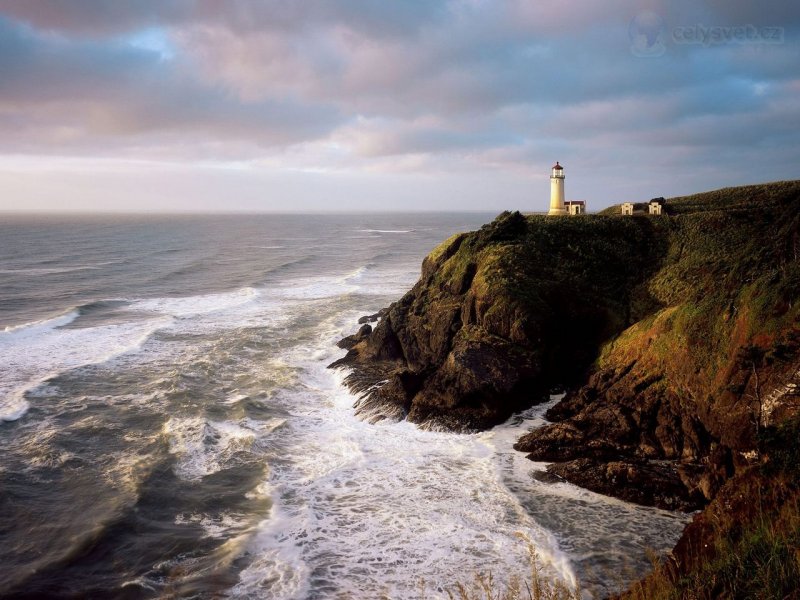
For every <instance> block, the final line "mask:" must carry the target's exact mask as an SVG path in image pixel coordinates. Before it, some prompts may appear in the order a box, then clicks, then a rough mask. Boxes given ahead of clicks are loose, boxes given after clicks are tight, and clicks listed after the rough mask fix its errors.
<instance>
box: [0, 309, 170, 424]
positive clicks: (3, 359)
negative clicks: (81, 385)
mask: <svg viewBox="0 0 800 600" xmlns="http://www.w3.org/2000/svg"><path fill="white" fill-rule="evenodd" d="M78 315H79V311H78V310H73V311H70V312H69V313H67V314H64V315H61V316H60V317H56V318H53V319H46V320H44V321H40V322H36V323H33V324H27V325H26V326H21V327H18V328H16V329H13V330H11V331H6V332H3V333H2V334H0V364H2V365H3V366H4V367H5V368H6V375H5V376H4V377H3V379H2V380H0V398H2V400H0V415H2V420H4V421H10V420H16V419H19V418H21V417H22V416H23V415H24V414H25V413H26V412H27V410H28V408H29V407H30V403H29V402H28V400H27V398H26V395H27V394H28V393H29V392H32V391H34V390H35V389H36V388H38V387H39V386H41V385H42V384H45V383H47V382H48V381H49V380H51V379H53V378H55V377H57V376H58V375H60V374H62V373H65V372H67V371H70V370H72V369H75V368H79V367H85V366H89V365H96V364H102V363H104V362H107V361H109V360H111V359H113V358H115V357H118V356H120V355H122V354H125V353H128V352H133V351H136V350H138V349H139V348H141V347H142V345H143V344H144V343H145V342H146V341H147V340H148V339H149V338H150V336H151V335H152V334H153V333H154V332H155V331H157V330H158V329H160V328H162V327H165V326H167V325H168V324H169V323H170V322H172V319H171V318H168V317H167V318H165V317H160V318H156V319H150V320H147V321H137V322H133V323H119V324H113V325H101V326H97V327H87V328H82V329H66V328H64V327H63V326H64V325H66V324H68V323H71V322H72V321H74V320H75V319H76V318H77V317H78Z"/></svg>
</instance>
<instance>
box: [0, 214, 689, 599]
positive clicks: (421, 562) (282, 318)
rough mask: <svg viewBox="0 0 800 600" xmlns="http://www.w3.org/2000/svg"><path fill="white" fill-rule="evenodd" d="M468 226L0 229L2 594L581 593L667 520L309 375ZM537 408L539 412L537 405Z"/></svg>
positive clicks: (188, 220) (186, 222)
mask: <svg viewBox="0 0 800 600" xmlns="http://www.w3.org/2000/svg"><path fill="white" fill-rule="evenodd" d="M492 217H493V215H488V214H484V215H481V214H446V215H445V214H407V215H406V214H382V215H381V214H374V215H316V216H314V215H237V216H234V215H202V216H132V215H131V216H108V215H97V216H32V215H5V216H0V596H2V597H6V598H43V597H89V598H269V599H282V600H283V599H285V600H289V599H298V600H299V599H334V598H335V599H339V598H356V599H358V598H369V599H371V598H393V599H394V598H397V599H412V598H428V599H435V598H446V597H447V595H446V590H447V589H448V588H449V589H453V588H454V586H455V584H456V583H457V582H463V583H470V582H471V581H473V579H474V577H475V575H476V574H479V573H483V574H488V573H491V574H492V576H493V577H494V579H495V580H496V581H498V582H499V583H500V584H502V583H504V582H508V581H510V580H511V579H512V578H513V577H514V576H521V577H523V578H524V577H525V575H526V574H527V573H529V572H530V566H529V551H528V542H530V543H531V544H532V545H533V547H534V548H535V550H536V554H537V556H538V562H539V564H540V565H541V567H542V569H543V575H544V576H545V577H548V578H550V579H552V580H561V581H564V582H566V583H568V584H570V585H572V584H574V583H575V582H576V581H580V582H581V585H582V586H583V588H584V590H585V592H584V593H585V595H586V597H591V596H593V595H594V596H597V597H599V596H602V594H603V593H605V592H607V591H609V590H613V589H616V588H617V587H618V586H620V585H622V584H624V583H625V582H626V581H629V580H630V579H632V578H633V577H635V576H636V575H640V574H641V573H643V572H644V571H646V570H647V566H648V564H649V563H648V560H647V558H646V556H645V552H646V550H654V551H657V552H663V551H665V550H667V549H668V548H670V547H671V546H672V545H673V544H674V542H675V541H676V540H677V538H678V536H679V534H680V531H681V530H682V528H683V526H684V525H685V524H686V522H687V520H688V518H687V516H685V515H681V514H676V513H670V512H666V511H661V510H656V509H648V508H642V507H637V506H633V505H630V504H627V503H624V502H621V501H618V500H614V499H611V498H607V497H605V496H600V495H597V494H593V493H591V492H588V491H586V490H582V489H580V488H577V487H575V486H572V485H570V484H566V483H555V484H554V483H544V482H540V481H538V480H537V479H535V478H534V474H535V472H536V471H537V470H538V471H540V470H542V469H543V468H544V465H542V464H538V463H533V462H531V461H528V460H527V459H526V458H525V457H524V455H522V454H521V453H518V452H515V451H514V450H512V448H511V446H512V444H513V443H514V441H515V440H516V439H517V438H518V437H519V436H520V435H522V434H523V433H524V432H526V431H528V430H529V429H531V428H533V427H536V426H540V425H541V424H542V423H543V420H542V415H543V414H544V410H545V408H546V407H543V406H539V407H534V408H532V409H530V410H528V411H525V412H524V413H522V414H520V415H516V416H515V417H514V418H512V419H511V420H509V421H508V422H507V423H505V424H503V425H500V426H498V427H495V428H494V429H493V430H491V431H487V432H483V433H479V434H471V435H464V434H454V433H445V432H431V431H421V430H419V429H417V428H416V427H415V426H413V425H411V424H409V423H405V422H401V423H382V424H377V425H370V424H367V423H364V422H362V421H359V420H358V419H357V418H356V417H355V416H354V415H353V410H352V404H353V402H354V400H355V398H354V397H353V396H352V395H351V394H350V393H349V392H348V391H347V390H346V389H345V388H344V387H343V385H342V379H343V377H344V375H345V373H342V372H334V371H331V370H329V369H327V368H326V366H327V365H328V364H329V363H331V362H332V361H333V360H335V359H337V358H339V357H341V356H342V355H343V354H344V351H343V350H340V349H339V348H337V347H336V345H335V343H336V341H337V340H338V339H340V338H341V337H343V336H344V335H348V334H350V333H353V332H354V331H355V330H356V329H357V327H358V325H357V319H358V317H360V316H362V315H366V314H371V313H375V312H377V311H378V310H379V309H380V308H383V307H385V306H388V305H389V304H390V303H391V302H392V301H394V300H397V299H399V298H400V296H401V295H402V294H403V293H404V292H405V291H406V290H407V289H408V288H410V287H411V286H412V285H413V284H414V282H415V281H416V279H417V277H418V276H419V270H420V265H421V262H422V259H423V257H424V256H425V255H426V254H427V253H428V252H429V251H430V250H431V249H432V248H433V247H434V246H436V245H437V244H438V243H439V242H441V241H442V240H444V239H445V238H447V237H448V236H450V235H451V234H453V233H455V232H458V231H466V230H472V229H476V228H478V227H479V226H480V225H481V224H483V223H485V222H488V221H489V220H491V218H492ZM554 401H555V399H554Z"/></svg>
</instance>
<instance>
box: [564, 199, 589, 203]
mask: <svg viewBox="0 0 800 600" xmlns="http://www.w3.org/2000/svg"><path fill="white" fill-rule="evenodd" d="M564 204H586V200H567V201H565V202H564Z"/></svg>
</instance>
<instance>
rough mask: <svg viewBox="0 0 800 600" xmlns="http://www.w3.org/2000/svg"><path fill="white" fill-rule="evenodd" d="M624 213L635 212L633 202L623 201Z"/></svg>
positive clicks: (630, 213)
mask: <svg viewBox="0 0 800 600" xmlns="http://www.w3.org/2000/svg"><path fill="white" fill-rule="evenodd" d="M622 214H623V215H632V214H633V202H623V203H622Z"/></svg>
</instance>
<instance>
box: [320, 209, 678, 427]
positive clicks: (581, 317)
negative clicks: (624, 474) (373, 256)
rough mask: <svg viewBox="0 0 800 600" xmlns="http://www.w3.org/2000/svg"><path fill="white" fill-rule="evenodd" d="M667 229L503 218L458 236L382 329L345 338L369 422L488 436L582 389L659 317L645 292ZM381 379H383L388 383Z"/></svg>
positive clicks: (428, 262) (430, 260) (347, 362)
mask: <svg viewBox="0 0 800 600" xmlns="http://www.w3.org/2000/svg"><path fill="white" fill-rule="evenodd" d="M659 227H661V228H662V229H663V227H664V224H659V223H655V222H652V221H649V220H646V219H635V220H634V219H626V220H623V219H617V218H593V219H548V218H546V217H527V218H526V217H523V216H522V215H520V214H519V213H504V214H502V215H500V217H498V218H497V219H496V220H495V221H494V222H493V223H491V224H489V225H487V226H484V227H483V228H482V229H481V230H480V231H477V232H474V233H470V234H459V235H456V236H453V237H452V238H450V239H449V240H447V241H445V242H444V243H443V244H441V245H440V246H439V247H438V248H436V249H435V250H434V251H433V252H432V253H431V254H430V255H429V256H428V257H427V258H426V259H425V261H424V262H423V265H422V276H421V277H420V280H419V281H418V282H417V284H416V285H415V286H414V288H413V289H412V290H411V291H410V292H408V293H407V294H406V295H405V296H404V297H403V298H402V299H401V300H400V301H398V302H396V303H395V304H393V305H391V306H390V307H389V308H388V310H386V311H384V315H383V318H382V319H381V321H380V323H378V325H377V326H376V327H375V329H374V331H369V330H368V329H363V330H362V331H361V333H360V334H359V335H357V336H354V337H351V338H348V339H346V340H343V345H344V346H347V347H349V348H350V351H349V352H348V354H347V356H346V357H345V358H344V359H342V360H341V361H338V362H337V363H334V365H335V366H350V367H352V368H353V371H352V373H351V375H350V376H349V377H348V383H349V384H350V385H351V386H352V387H353V389H355V390H356V391H359V392H362V393H364V397H363V398H362V400H361V401H360V402H359V405H358V410H359V412H360V413H361V414H362V415H364V416H366V417H368V418H371V419H380V418H407V419H409V420H410V421H413V422H415V423H419V424H422V425H424V426H430V427H444V428H449V429H455V430H469V429H483V428H486V427H490V426H492V425H495V424H497V423H500V422H502V421H504V420H505V419H507V418H508V417H509V416H510V415H511V414H512V413H513V412H514V411H516V410H519V409H521V408H525V407H528V406H531V405H532V404H535V403H537V402H540V401H541V400H543V399H546V398H547V394H548V392H549V391H550V390H551V389H553V388H554V387H559V386H570V385H575V384H576V383H578V382H580V381H581V380H582V378H583V377H584V375H585V373H586V371H587V369H588V368H589V367H590V365H591V364H592V362H593V361H594V360H595V359H596V358H597V356H598V351H599V349H600V347H601V345H602V343H603V342H604V341H607V340H609V339H612V338H613V337H614V336H616V335H617V334H619V333H620V332H621V331H622V330H623V329H624V328H625V327H626V326H627V325H629V324H630V323H631V322H633V321H635V320H636V319H637V318H639V317H640V316H642V315H643V314H646V313H647V312H648V311H651V310H653V308H654V307H655V306H656V304H655V301H654V300H653V299H652V298H651V297H650V295H649V293H648V292H647V290H646V289H645V288H644V283H645V282H646V280H647V278H648V277H649V276H651V275H652V273H653V272H654V270H655V268H656V266H657V264H658V263H659V261H660V256H662V255H663V254H664V252H665V251H666V248H665V246H664V239H665V238H664V234H663V232H661V233H659V231H658V229H659ZM381 382H383V383H381Z"/></svg>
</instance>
